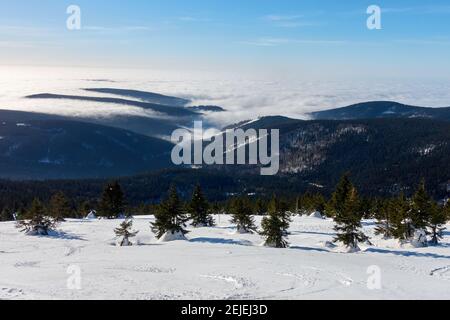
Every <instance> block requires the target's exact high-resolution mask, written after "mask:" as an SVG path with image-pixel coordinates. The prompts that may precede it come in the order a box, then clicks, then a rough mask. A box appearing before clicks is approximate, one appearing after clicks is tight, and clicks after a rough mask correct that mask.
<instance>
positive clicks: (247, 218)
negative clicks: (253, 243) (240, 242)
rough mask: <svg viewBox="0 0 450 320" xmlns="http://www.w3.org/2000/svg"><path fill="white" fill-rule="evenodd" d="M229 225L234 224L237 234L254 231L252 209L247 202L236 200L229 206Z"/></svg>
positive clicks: (245, 200)
mask: <svg viewBox="0 0 450 320" xmlns="http://www.w3.org/2000/svg"><path fill="white" fill-rule="evenodd" d="M230 210H231V217H232V219H231V223H233V224H236V228H237V232H238V233H250V232H252V231H255V230H256V227H255V222H254V220H253V216H252V208H251V207H250V205H249V203H248V200H247V199H243V198H237V199H235V200H233V202H232V204H231V208H230Z"/></svg>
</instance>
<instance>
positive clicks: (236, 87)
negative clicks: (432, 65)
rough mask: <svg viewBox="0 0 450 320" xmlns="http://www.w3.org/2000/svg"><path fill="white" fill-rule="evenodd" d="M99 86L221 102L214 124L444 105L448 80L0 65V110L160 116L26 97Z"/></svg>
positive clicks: (119, 107)
mask: <svg viewBox="0 0 450 320" xmlns="http://www.w3.org/2000/svg"><path fill="white" fill-rule="evenodd" d="M101 87H102V88H121V89H134V90H143V91H150V92H156V93H161V94H166V95H171V96H178V97H183V98H189V99H191V100H192V104H193V105H218V106H221V107H223V108H225V109H226V110H227V112H224V113H212V114H209V115H208V116H207V118H208V120H209V121H210V122H212V123H214V124H216V125H217V127H222V126H225V125H228V124H231V123H236V122H240V121H243V120H251V119H255V118H257V117H261V116H268V115H283V116H288V117H293V118H299V119H307V118H308V113H309V112H312V111H318V110H325V109H331V108H336V107H343V106H347V105H350V104H354V103H359V102H364V101H373V100H390V101H397V102H401V103H405V104H412V105H417V106H426V107H447V106H450V81H449V80H447V81H444V80H437V79H428V80H423V79H402V80H399V79H377V80H367V79H365V80H360V79H359V80H356V79H353V80H350V79H345V80H344V79H340V80H337V79H333V80H328V79H326V78H325V77H324V79H321V80H307V79H302V78H301V77H300V76H299V77H293V76H286V77H283V76H282V75H281V76H280V75H277V76H258V77H256V76H249V75H241V74H236V73H234V74H233V73H228V74H225V73H221V74H218V73H212V72H211V73H208V72H187V71H186V72H181V71H161V70H158V71H157V70H138V69H129V70H126V69H114V70H105V69H95V68H91V69H86V68H44V67H0V109H10V110H21V111H30V112H40V113H50V114H58V115H65V116H77V117H110V116H117V115H121V114H132V115H141V116H145V117H158V115H157V114H155V113H153V112H151V111H149V110H144V109H142V108H138V107H133V106H123V105H112V104H102V103H96V102H86V101H71V100H31V99H25V98H24V97H25V96H26V95H31V94H38V93H54V94H68V95H85V96H108V95H106V94H97V93H92V92H86V91H83V90H81V89H82V88H101ZM116 97H117V96H116ZM126 99H129V98H126Z"/></svg>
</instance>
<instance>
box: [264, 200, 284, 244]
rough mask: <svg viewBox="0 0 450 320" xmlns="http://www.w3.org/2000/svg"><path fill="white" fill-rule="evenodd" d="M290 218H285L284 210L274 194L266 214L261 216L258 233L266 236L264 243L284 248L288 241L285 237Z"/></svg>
mask: <svg viewBox="0 0 450 320" xmlns="http://www.w3.org/2000/svg"><path fill="white" fill-rule="evenodd" d="M289 223H290V219H289V218H286V214H285V211H284V210H283V209H282V207H281V206H280V203H279V201H278V199H277V198H276V197H275V196H274V197H273V198H272V201H271V202H270V204H269V207H268V215H267V216H266V217H264V218H263V220H262V222H261V226H262V229H263V231H262V232H261V233H260V234H261V235H262V236H264V237H265V238H266V240H265V242H264V244H265V245H266V246H269V247H275V248H286V247H287V246H288V242H287V241H286V239H285V237H286V235H287V230H288V229H289Z"/></svg>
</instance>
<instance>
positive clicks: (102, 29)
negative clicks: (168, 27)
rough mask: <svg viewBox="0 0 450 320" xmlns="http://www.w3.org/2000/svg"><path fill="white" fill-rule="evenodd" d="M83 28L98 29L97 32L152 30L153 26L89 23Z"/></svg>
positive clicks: (88, 29)
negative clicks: (110, 25) (114, 25)
mask: <svg viewBox="0 0 450 320" xmlns="http://www.w3.org/2000/svg"><path fill="white" fill-rule="evenodd" d="M81 30H86V31H96V32H127V31H152V30H153V28H151V27H149V26H138V25H136V26H117V27H105V26H95V25H88V26H82V28H81Z"/></svg>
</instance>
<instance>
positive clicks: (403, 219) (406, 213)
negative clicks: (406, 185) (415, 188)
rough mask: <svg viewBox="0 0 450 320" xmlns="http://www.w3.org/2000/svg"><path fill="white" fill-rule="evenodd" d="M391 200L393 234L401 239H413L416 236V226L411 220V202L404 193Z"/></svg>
mask: <svg viewBox="0 0 450 320" xmlns="http://www.w3.org/2000/svg"><path fill="white" fill-rule="evenodd" d="M390 202H391V205H390V207H389V210H390V216H391V225H392V235H393V236H394V238H396V239H399V240H400V241H409V240H411V239H412V237H413V236H414V226H413V223H412V220H411V203H410V202H409V201H408V200H407V199H406V197H405V195H404V194H401V195H400V196H398V197H397V198H395V199H392V200H391V201H390Z"/></svg>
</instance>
